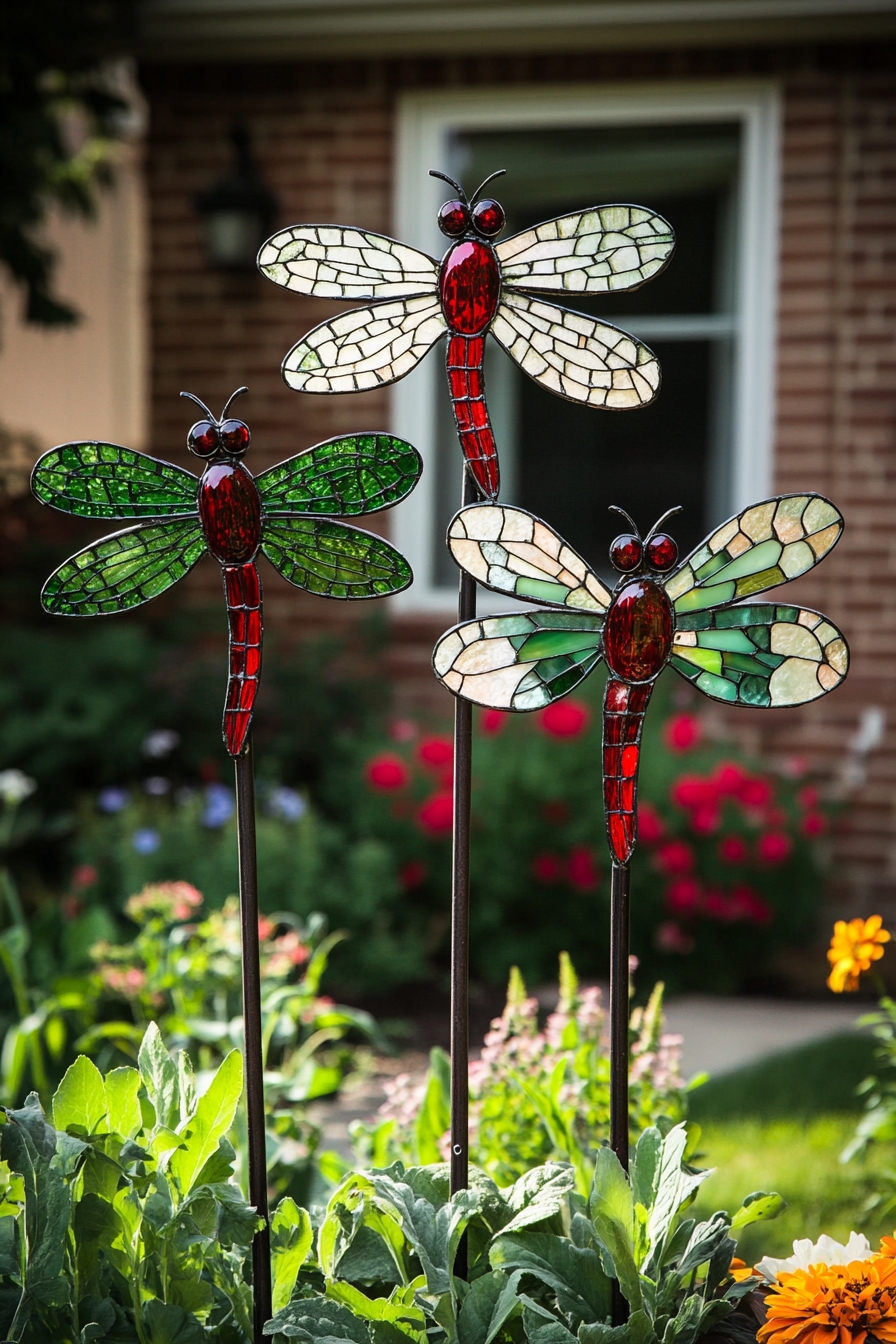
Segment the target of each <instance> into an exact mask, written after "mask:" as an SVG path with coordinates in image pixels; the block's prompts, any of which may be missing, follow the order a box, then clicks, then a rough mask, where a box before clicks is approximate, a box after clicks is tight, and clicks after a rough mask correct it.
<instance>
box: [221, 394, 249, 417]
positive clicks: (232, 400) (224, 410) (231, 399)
mask: <svg viewBox="0 0 896 1344" xmlns="http://www.w3.org/2000/svg"><path fill="white" fill-rule="evenodd" d="M248 391H249V389H248V387H238V388H237V390H236V391H235V392H231V394H230V396H229V397H228V398H227V404H226V405H225V407H224V409H223V411H222V412H221V419H222V420H223V419H225V417H226V415H227V412H228V411H229V410H230V407H231V403H232V402H234V401H236V399H237V397H241V396H242V395H243V393H244V392H248Z"/></svg>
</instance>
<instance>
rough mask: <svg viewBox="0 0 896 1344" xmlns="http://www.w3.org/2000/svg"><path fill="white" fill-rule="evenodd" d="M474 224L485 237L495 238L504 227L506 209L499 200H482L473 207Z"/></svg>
mask: <svg viewBox="0 0 896 1344" xmlns="http://www.w3.org/2000/svg"><path fill="white" fill-rule="evenodd" d="M473 226H474V228H475V229H476V232H477V233H481V234H482V236H483V237H484V238H494V236H495V234H498V233H500V232H501V230H502V229H503V227H504V210H503V208H502V207H501V206H500V205H499V204H498V202H497V201H490V200H485V201H480V202H479V204H478V205H475V206H474V207H473Z"/></svg>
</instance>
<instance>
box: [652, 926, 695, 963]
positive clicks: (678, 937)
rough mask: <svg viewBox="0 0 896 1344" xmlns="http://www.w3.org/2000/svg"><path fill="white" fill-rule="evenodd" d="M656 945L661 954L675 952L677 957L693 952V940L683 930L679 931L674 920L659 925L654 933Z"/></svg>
mask: <svg viewBox="0 0 896 1344" xmlns="http://www.w3.org/2000/svg"><path fill="white" fill-rule="evenodd" d="M655 936H656V945H657V947H658V948H659V949H660V951H661V952H677V953H678V954H679V956H683V957H684V956H687V954H688V953H689V952H693V950H694V940H693V938H692V937H691V935H690V934H689V933H685V931H684V929H680V928H679V927H678V925H677V924H676V923H675V920H674V919H668V920H666V922H665V923H664V924H660V925H659V926H658V927H657V931H656V935H655Z"/></svg>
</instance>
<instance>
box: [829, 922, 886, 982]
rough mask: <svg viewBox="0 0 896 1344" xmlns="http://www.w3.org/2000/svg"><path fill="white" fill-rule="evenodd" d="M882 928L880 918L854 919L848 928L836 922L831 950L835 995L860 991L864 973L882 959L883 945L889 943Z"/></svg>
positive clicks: (845, 924) (830, 958) (832, 979)
mask: <svg viewBox="0 0 896 1344" xmlns="http://www.w3.org/2000/svg"><path fill="white" fill-rule="evenodd" d="M882 924H883V920H882V919H881V917H880V915H872V916H871V918H870V919H851V920H850V921H849V923H848V924H847V922H846V920H845V919H838V920H837V923H836V924H835V925H834V936H833V938H832V939H831V945H830V947H829V948H828V961H829V962H830V963H831V967H832V969H831V973H830V975H829V976H828V988H829V989H832V990H833V991H834V993H835V994H842V993H843V991H844V990H846V991H851V990H854V989H858V987H859V977H860V976H861V974H862V972H863V971H867V970H870V969H871V963H872V962H873V961H879V960H880V958H881V957H882V956H883V954H884V949H883V944H884V943H888V942H889V941H890V935H889V934H888V933H887V930H886V929H884V928H882V927H881V925H882Z"/></svg>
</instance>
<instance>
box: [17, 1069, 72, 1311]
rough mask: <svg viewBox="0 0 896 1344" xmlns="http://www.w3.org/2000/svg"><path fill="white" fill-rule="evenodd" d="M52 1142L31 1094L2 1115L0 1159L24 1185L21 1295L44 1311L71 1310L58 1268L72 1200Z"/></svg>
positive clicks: (66, 1286)
mask: <svg viewBox="0 0 896 1344" xmlns="http://www.w3.org/2000/svg"><path fill="white" fill-rule="evenodd" d="M56 1138H57V1136H56V1133H55V1131H54V1130H53V1129H52V1128H51V1127H50V1126H49V1125H48V1124H47V1122H46V1120H45V1119H44V1114H43V1111H42V1109H41V1106H40V1101H39V1099H38V1097H37V1095H36V1093H34V1092H32V1093H31V1094H30V1096H29V1097H28V1098H27V1100H26V1103H25V1105H24V1106H23V1107H22V1108H21V1109H20V1110H17V1111H7V1112H6V1123H5V1124H4V1125H3V1127H2V1129H0V1157H2V1158H3V1160H4V1161H5V1162H8V1163H9V1166H10V1170H12V1171H14V1172H16V1173H17V1174H18V1175H20V1176H21V1177H22V1178H23V1183H24V1190H25V1218H24V1232H25V1245H26V1248H27V1250H26V1259H25V1285H24V1286H25V1292H26V1294H27V1297H28V1299H29V1301H30V1302H32V1303H34V1304H35V1305H37V1306H43V1307H65V1306H68V1305H69V1304H70V1289H69V1281H68V1279H67V1278H66V1277H65V1276H64V1275H63V1273H62V1264H63V1254H64V1250H65V1244H66V1239H67V1236H68V1229H69V1221H70V1218H71V1197H70V1195H69V1190H68V1185H67V1183H66V1181H65V1180H64V1179H63V1176H62V1175H61V1173H60V1171H59V1169H58V1163H57V1162H56V1161H55V1158H56Z"/></svg>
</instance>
